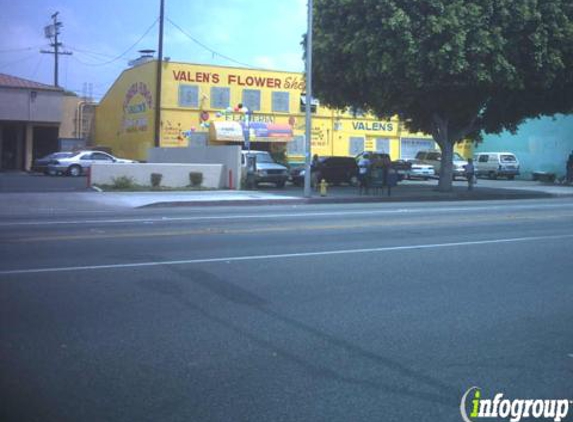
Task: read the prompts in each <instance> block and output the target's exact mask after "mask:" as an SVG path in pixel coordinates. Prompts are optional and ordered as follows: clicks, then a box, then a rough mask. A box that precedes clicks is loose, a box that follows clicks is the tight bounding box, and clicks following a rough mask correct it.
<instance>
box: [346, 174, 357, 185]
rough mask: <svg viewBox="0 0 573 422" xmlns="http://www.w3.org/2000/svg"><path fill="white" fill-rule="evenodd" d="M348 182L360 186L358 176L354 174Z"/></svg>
mask: <svg viewBox="0 0 573 422" xmlns="http://www.w3.org/2000/svg"><path fill="white" fill-rule="evenodd" d="M348 183H349V184H350V186H358V176H352V177H351V178H350V180H349V182H348Z"/></svg>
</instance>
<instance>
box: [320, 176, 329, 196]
mask: <svg viewBox="0 0 573 422" xmlns="http://www.w3.org/2000/svg"><path fill="white" fill-rule="evenodd" d="M327 188H328V183H326V180H324V179H322V180H321V181H320V196H326V190H327Z"/></svg>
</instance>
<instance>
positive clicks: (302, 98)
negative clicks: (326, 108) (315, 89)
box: [300, 92, 318, 113]
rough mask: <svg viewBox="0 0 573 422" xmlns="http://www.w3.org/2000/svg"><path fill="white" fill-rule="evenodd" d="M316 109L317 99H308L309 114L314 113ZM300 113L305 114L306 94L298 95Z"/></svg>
mask: <svg viewBox="0 0 573 422" xmlns="http://www.w3.org/2000/svg"><path fill="white" fill-rule="evenodd" d="M316 107H318V99H316V98H311V99H310V112H311V113H316ZM300 112H301V113H306V93H304V92H303V93H302V94H300Z"/></svg>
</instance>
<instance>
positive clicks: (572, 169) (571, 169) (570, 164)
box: [566, 151, 573, 183]
mask: <svg viewBox="0 0 573 422" xmlns="http://www.w3.org/2000/svg"><path fill="white" fill-rule="evenodd" d="M566 180H567V183H571V182H573V151H571V154H569V159H568V160H567V176H566Z"/></svg>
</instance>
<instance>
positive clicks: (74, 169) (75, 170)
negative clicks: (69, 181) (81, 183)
mask: <svg viewBox="0 0 573 422" xmlns="http://www.w3.org/2000/svg"><path fill="white" fill-rule="evenodd" d="M68 174H69V175H70V176H72V177H78V176H80V175H81V174H82V168H81V167H80V166H78V165H75V164H74V165H73V166H70V167H69V168H68Z"/></svg>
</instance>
